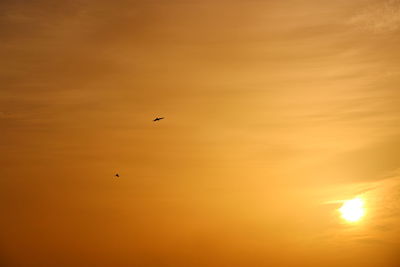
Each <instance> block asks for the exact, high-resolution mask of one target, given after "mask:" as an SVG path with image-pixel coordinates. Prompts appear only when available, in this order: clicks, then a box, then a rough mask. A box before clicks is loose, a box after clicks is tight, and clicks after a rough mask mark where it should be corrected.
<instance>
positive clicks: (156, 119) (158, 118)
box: [153, 117, 164, 121]
mask: <svg viewBox="0 0 400 267" xmlns="http://www.w3.org/2000/svg"><path fill="white" fill-rule="evenodd" d="M162 119H164V117H157V118H155V119H154V120H153V121H159V120H162Z"/></svg>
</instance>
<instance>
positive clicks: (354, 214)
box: [339, 197, 365, 222]
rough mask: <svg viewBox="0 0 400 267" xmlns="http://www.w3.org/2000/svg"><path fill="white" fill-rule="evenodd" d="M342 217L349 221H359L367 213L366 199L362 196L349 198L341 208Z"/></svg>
mask: <svg viewBox="0 0 400 267" xmlns="http://www.w3.org/2000/svg"><path fill="white" fill-rule="evenodd" d="M339 211H340V213H341V215H342V218H343V219H345V220H346V221H348V222H357V221H359V220H360V219H361V218H362V217H363V216H364V214H365V210H364V201H363V200H362V199H361V198H358V197H357V198H354V199H351V200H347V201H345V202H344V203H343V206H342V207H341V208H340V209H339Z"/></svg>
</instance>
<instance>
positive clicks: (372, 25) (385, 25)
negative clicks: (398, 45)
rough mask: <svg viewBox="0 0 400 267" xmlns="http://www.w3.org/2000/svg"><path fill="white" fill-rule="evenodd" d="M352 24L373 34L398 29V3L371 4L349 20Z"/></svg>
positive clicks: (399, 5) (389, 0)
mask: <svg viewBox="0 0 400 267" xmlns="http://www.w3.org/2000/svg"><path fill="white" fill-rule="evenodd" d="M350 24H353V25H355V26H357V27H359V28H361V29H363V30H367V31H371V32H373V33H388V32H394V31H397V30H398V29H399V28H400V1H398V0H388V1H377V2H376V3H371V4H369V5H367V6H366V7H365V8H362V9H361V10H359V12H358V13H357V14H356V15H354V16H353V17H352V18H351V19H350Z"/></svg>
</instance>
